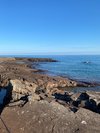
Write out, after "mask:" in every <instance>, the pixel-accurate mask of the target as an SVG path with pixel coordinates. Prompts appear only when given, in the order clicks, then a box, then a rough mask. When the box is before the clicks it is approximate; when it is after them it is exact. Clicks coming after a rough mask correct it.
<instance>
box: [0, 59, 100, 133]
mask: <svg viewBox="0 0 100 133" xmlns="http://www.w3.org/2000/svg"><path fill="white" fill-rule="evenodd" d="M53 61H55V60H52V59H48V58H44V59H41V58H35V59H34V58H1V59H0V87H1V88H4V89H6V91H7V92H6V95H5V97H4V100H3V103H2V104H1V105H0V111H1V116H0V119H1V121H0V133H6V132H11V133H77V132H78V133H99V132H100V126H99V124H100V92H92V91H86V92H80V93H74V92H71V91H70V92H69V91H65V90H64V88H65V87H66V89H67V88H68V87H76V86H84V87H88V86H95V85H96V83H87V82H77V81H74V80H71V79H68V78H63V77H60V76H57V77H53V76H49V75H46V74H43V73H41V71H40V70H38V69H37V68H36V66H37V65H35V62H53ZM32 66H34V68H32ZM37 72H38V73H37Z"/></svg>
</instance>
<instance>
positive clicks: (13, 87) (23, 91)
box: [8, 79, 38, 102]
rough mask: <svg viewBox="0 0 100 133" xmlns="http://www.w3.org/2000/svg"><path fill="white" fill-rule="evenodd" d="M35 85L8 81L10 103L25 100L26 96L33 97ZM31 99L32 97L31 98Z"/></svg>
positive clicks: (19, 81)
mask: <svg viewBox="0 0 100 133" xmlns="http://www.w3.org/2000/svg"><path fill="white" fill-rule="evenodd" d="M37 87H38V86H37V85H36V84H35V83H30V82H27V81H21V80H17V79H16V80H10V84H9V87H8V94H9V95H11V98H12V100H11V101H12V102H14V101H18V100H26V99H28V96H30V95H33V94H34V93H35V91H36V89H37ZM32 97H33V96H32Z"/></svg>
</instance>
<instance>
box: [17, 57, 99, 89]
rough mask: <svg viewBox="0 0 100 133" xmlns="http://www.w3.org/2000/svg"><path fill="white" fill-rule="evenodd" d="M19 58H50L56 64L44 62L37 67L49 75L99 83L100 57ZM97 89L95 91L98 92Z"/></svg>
mask: <svg viewBox="0 0 100 133" xmlns="http://www.w3.org/2000/svg"><path fill="white" fill-rule="evenodd" d="M19 57H37V58H52V59H55V60H57V61H58V62H48V63H45V62H44V63H40V64H39V66H38V67H39V68H40V69H43V70H47V71H48V74H50V75H61V76H66V77H69V78H71V79H75V80H80V81H87V82H88V81H90V82H100V55H31V56H29V55H28V56H27V55H26V56H25V55H24V56H22V55H21V56H20V55H19ZM99 88H100V87H98V88H97V89H96V90H100V89H99ZM81 89H82V88H80V90H81ZM89 89H91V88H89ZM92 89H94V88H92Z"/></svg>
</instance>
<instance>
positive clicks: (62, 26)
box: [0, 0, 100, 54]
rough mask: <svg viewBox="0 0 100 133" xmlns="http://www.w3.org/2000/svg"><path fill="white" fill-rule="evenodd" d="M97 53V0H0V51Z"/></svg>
mask: <svg viewBox="0 0 100 133" xmlns="http://www.w3.org/2000/svg"><path fill="white" fill-rule="evenodd" d="M36 53H38V54H100V0H0V54H36Z"/></svg>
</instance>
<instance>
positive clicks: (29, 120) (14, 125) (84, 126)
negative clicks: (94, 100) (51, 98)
mask: <svg viewBox="0 0 100 133" xmlns="http://www.w3.org/2000/svg"><path fill="white" fill-rule="evenodd" d="M1 118H2V120H3V121H4V123H5V125H6V126H7V128H8V130H9V131H10V132H11V133H100V125H99V124H100V115H99V114H96V113H93V112H91V111H89V110H86V109H82V108H80V109H79V110H78V111H77V113H73V112H71V111H70V110H69V108H68V107H64V106H62V105H60V104H58V103H57V102H51V103H48V102H47V101H44V100H42V101H35V102H32V103H27V104H26V105H25V106H24V107H22V108H20V107H13V108H10V107H6V108H5V109H4V110H3V112H2V114H1ZM0 133H7V130H6V128H5V126H4V124H3V123H2V121H1V120H0Z"/></svg>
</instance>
